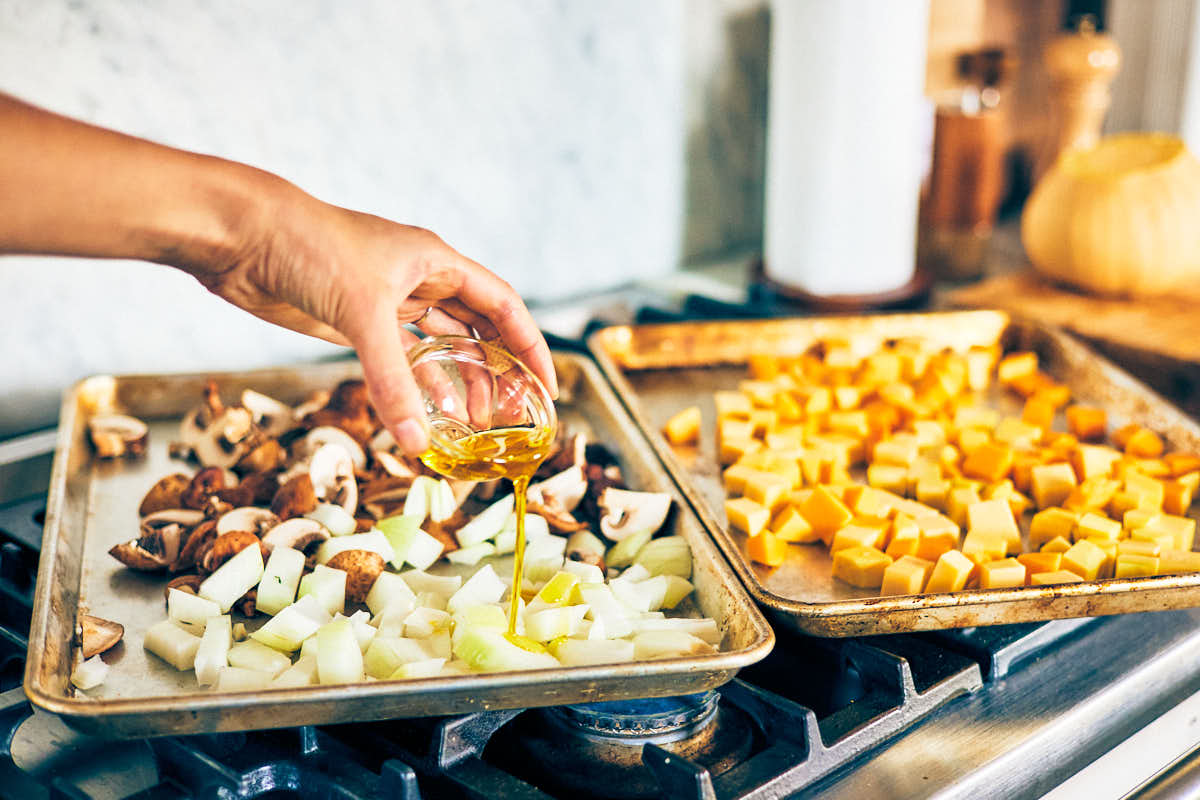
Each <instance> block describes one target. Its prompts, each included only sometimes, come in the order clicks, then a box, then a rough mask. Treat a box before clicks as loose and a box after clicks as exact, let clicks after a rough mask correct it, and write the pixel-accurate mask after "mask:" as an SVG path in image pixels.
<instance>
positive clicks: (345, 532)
mask: <svg viewBox="0 0 1200 800" xmlns="http://www.w3.org/2000/svg"><path fill="white" fill-rule="evenodd" d="M304 516H305V517H306V518H307V519H311V520H315V521H316V522H319V523H321V525H323V526H324V528H325V530H327V531H329V535H330V536H349V535H350V534H352V533H354V531H355V529H357V528H358V524H357V523H356V522H355V521H354V517H353V516H351V514H350V512H348V511H347V510H346V509H344V508H342V507H341V506H339V505H336V504H334V503H317V507H316V508H314V509H313V510H312V511H310V512H308V513H307V514H305V515H304Z"/></svg>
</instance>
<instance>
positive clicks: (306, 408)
mask: <svg viewBox="0 0 1200 800" xmlns="http://www.w3.org/2000/svg"><path fill="white" fill-rule="evenodd" d="M327 405H329V392H327V391H325V390H324V389H322V390H321V391H317V392H313V393H312V394H310V395H309V396H308V399H307V400H305V401H304V402H303V403H301V404H300V405H298V406H296V407H295V408H293V409H292V418H293V419H297V420H302V419H304V418H305V417H307V416H308V415H309V414H312V413H313V412H315V411H320V410H321V409H322V408H324V407H325V406H327Z"/></svg>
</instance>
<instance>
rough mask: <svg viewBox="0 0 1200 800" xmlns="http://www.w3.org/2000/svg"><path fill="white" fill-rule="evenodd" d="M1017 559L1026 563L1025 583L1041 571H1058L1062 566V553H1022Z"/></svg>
mask: <svg viewBox="0 0 1200 800" xmlns="http://www.w3.org/2000/svg"><path fill="white" fill-rule="evenodd" d="M1017 561H1020V562H1021V563H1022V564H1024V565H1025V583H1026V584H1029V583H1030V582H1031V580H1032V578H1033V576H1034V575H1035V574H1037V573H1039V572H1057V571H1058V570H1059V569H1061V568H1062V553H1021V555H1019V556H1017Z"/></svg>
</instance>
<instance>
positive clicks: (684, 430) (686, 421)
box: [663, 406, 700, 445]
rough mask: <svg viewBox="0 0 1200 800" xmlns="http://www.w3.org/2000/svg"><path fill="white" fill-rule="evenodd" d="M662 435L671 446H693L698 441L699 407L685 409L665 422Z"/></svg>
mask: <svg viewBox="0 0 1200 800" xmlns="http://www.w3.org/2000/svg"><path fill="white" fill-rule="evenodd" d="M663 433H664V434H665V435H666V437H667V441H668V442H670V443H671V444H675V445H681V444H695V443H696V442H697V441H699V440H700V406H692V407H691V408H685V409H683V410H682V411H680V412H679V413H677V414H675V416H673V417H671V418H670V419H669V420H667V424H666V425H664V426H663Z"/></svg>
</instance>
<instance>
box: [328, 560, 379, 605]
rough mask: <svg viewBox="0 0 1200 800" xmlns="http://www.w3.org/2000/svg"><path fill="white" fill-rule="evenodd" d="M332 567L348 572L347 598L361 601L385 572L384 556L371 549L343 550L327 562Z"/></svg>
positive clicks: (355, 601) (353, 601)
mask: <svg viewBox="0 0 1200 800" xmlns="http://www.w3.org/2000/svg"><path fill="white" fill-rule="evenodd" d="M325 566H327V567H329V568H330V569H340V570H342V571H343V572H345V573H346V599H347V600H349V601H350V602H352V603H361V602H362V601H364V600H366V599H367V593H368V592H370V591H371V587H372V586H374V585H375V579H376V578H378V577H379V574H380V573H381V572H383V556H381V555H379V553H376V552H373V551H371V550H343V551H342V552H340V553H338V554H336V555H335V556H334V557H333V558H331V559H329V561H328V562H326V564H325Z"/></svg>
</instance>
